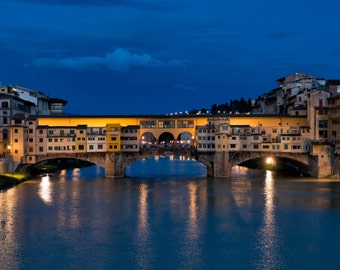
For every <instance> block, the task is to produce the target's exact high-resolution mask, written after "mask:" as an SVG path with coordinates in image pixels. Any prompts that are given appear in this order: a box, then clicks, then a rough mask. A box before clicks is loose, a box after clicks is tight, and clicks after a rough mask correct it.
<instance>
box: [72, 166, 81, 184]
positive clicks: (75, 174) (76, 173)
mask: <svg viewBox="0 0 340 270" xmlns="http://www.w3.org/2000/svg"><path fill="white" fill-rule="evenodd" d="M79 178H80V169H79V168H74V169H73V171H72V180H73V181H78V180H79Z"/></svg>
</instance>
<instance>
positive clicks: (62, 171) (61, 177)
mask: <svg viewBox="0 0 340 270" xmlns="http://www.w3.org/2000/svg"><path fill="white" fill-rule="evenodd" d="M66 172H67V171H66V170H61V171H60V173H59V180H61V181H63V182H64V181H66Z"/></svg>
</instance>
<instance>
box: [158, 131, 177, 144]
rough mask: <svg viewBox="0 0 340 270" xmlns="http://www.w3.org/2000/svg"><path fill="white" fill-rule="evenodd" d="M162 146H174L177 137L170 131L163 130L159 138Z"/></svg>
mask: <svg viewBox="0 0 340 270" xmlns="http://www.w3.org/2000/svg"><path fill="white" fill-rule="evenodd" d="M158 143H159V145H160V147H172V146H174V145H175V143H177V142H175V138H174V135H172V134H171V133H170V132H163V133H162V134H161V135H160V136H159V139H158Z"/></svg>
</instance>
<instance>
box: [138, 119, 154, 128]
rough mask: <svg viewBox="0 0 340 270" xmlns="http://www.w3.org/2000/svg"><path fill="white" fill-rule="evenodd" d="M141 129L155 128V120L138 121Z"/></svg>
mask: <svg viewBox="0 0 340 270" xmlns="http://www.w3.org/2000/svg"><path fill="white" fill-rule="evenodd" d="M140 127H141V128H156V120H148V121H145V120H142V121H140Z"/></svg>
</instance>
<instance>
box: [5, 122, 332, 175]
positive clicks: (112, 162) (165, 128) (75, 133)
mask: <svg viewBox="0 0 340 270" xmlns="http://www.w3.org/2000/svg"><path fill="white" fill-rule="evenodd" d="M10 129H11V130H10V134H11V136H10V144H9V147H8V151H11V152H10V154H11V156H12V157H13V161H14V163H15V164H16V165H18V164H20V163H21V164H26V165H29V164H36V163H38V162H39V161H42V160H44V159H45V160H46V159H52V158H76V159H80V160H85V161H89V162H91V163H94V164H98V165H99V166H101V167H104V168H105V172H106V176H107V177H121V176H124V175H125V168H126V167H127V166H129V165H130V164H131V163H133V162H135V161H138V160H141V159H143V158H145V157H147V156H152V155H164V154H169V155H171V154H174V155H190V156H193V157H195V158H196V159H197V160H198V161H199V162H201V163H203V164H205V165H206V166H207V172H208V175H209V176H216V177H220V176H221V177H225V176H226V177H228V176H230V175H231V168H232V167H233V166H235V165H238V164H241V163H242V162H244V161H247V160H251V159H256V158H263V157H267V156H268V155H272V156H276V157H281V158H287V159H290V160H294V161H296V162H297V163H298V164H301V165H303V166H302V167H303V168H304V170H305V171H307V172H309V173H310V174H311V175H312V176H315V177H326V176H329V175H330V174H331V172H332V168H331V166H332V162H333V161H332V159H333V155H332V153H331V152H332V151H331V150H330V149H331V147H332V146H331V145H330V143H328V142H326V141H323V140H322V139H321V138H319V137H315V134H318V132H317V131H314V130H312V128H311V126H310V123H309V122H308V119H307V118H306V117H305V116H280V115H275V116H264V115H262V116H256V115H233V116H209V117H208V116H192V115H191V116H190V115H177V116H166V115H150V116H30V117H28V118H27V119H26V120H25V122H22V124H21V125H19V124H16V125H13V126H11V127H10ZM23 138H24V139H23ZM302 167H301V168H302Z"/></svg>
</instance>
